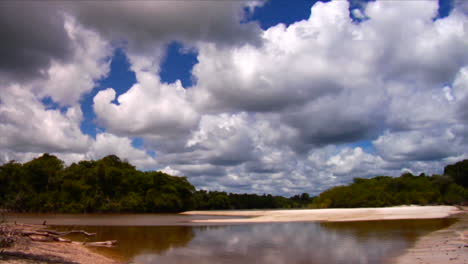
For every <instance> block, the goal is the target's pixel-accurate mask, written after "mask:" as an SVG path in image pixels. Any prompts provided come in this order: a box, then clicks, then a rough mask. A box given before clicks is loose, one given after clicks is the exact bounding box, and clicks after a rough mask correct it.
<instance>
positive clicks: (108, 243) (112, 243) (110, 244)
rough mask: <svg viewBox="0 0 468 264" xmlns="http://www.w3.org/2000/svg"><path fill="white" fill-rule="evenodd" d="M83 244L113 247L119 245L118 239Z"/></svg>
mask: <svg viewBox="0 0 468 264" xmlns="http://www.w3.org/2000/svg"><path fill="white" fill-rule="evenodd" d="M83 245H86V246H93V247H113V246H115V245H117V240H109V241H99V242H85V243H83Z"/></svg>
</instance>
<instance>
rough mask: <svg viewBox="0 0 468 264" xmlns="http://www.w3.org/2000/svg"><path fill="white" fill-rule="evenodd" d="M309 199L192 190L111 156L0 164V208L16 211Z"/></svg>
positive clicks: (290, 203) (170, 208) (244, 205)
mask: <svg viewBox="0 0 468 264" xmlns="http://www.w3.org/2000/svg"><path fill="white" fill-rule="evenodd" d="M310 202H311V199H310V197H309V196H308V195H307V194H303V195H301V196H295V197H292V198H285V197H281V196H271V195H256V194H231V193H225V192H207V191H203V190H200V191H197V190H195V187H194V186H193V185H192V184H191V183H190V182H189V181H188V180H187V179H186V178H185V177H176V176H171V175H168V174H166V173H163V172H158V171H145V172H143V171H139V170H137V169H136V168H135V167H134V166H132V165H131V164H129V163H128V162H126V161H122V160H120V158H118V157H117V156H114V155H111V156H107V157H105V158H103V159H100V160H97V161H80V162H78V163H73V164H72V165H70V166H68V167H66V166H65V165H64V162H63V161H61V160H60V159H58V158H57V157H55V156H53V155H49V154H44V155H42V156H41V157H39V158H36V159H33V160H31V161H29V162H27V163H24V164H21V163H17V162H14V161H12V162H9V163H6V164H4V165H2V166H0V208H4V209H9V210H12V211H15V212H62V213H94V212H135V213H137V212H138V213H143V212H179V211H185V210H198V209H200V210H201V209H254V208H259V209H260V208H293V207H294V208H297V207H305V206H307V205H308V204H310Z"/></svg>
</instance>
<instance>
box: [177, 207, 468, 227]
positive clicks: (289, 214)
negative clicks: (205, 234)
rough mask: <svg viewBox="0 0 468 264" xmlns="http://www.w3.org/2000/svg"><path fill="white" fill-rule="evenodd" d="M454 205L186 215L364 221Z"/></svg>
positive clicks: (424, 215) (446, 211)
mask: <svg viewBox="0 0 468 264" xmlns="http://www.w3.org/2000/svg"><path fill="white" fill-rule="evenodd" d="M461 212H462V210H460V209H458V208H457V207H455V206H398V207H384V208H353V209H307V210H255V211H251V210H244V211H237V210H236V211H189V212H184V213H182V214H185V215H213V216H236V217H237V216H244V217H248V218H232V219H208V220H194V221H193V222H196V223H267V222H308V221H329V222H341V221H366V220H392V219H393V220H396V219H431V218H444V217H448V216H450V215H453V214H457V213H461Z"/></svg>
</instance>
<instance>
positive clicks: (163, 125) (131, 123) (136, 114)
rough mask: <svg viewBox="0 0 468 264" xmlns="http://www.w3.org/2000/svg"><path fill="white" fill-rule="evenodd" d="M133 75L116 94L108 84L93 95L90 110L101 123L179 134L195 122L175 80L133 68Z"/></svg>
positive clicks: (114, 128)
mask: <svg viewBox="0 0 468 264" xmlns="http://www.w3.org/2000/svg"><path fill="white" fill-rule="evenodd" d="M136 78H137V81H138V83H136V84H134V85H133V86H132V87H131V88H130V89H129V90H128V91H127V92H126V93H124V94H122V95H120V96H119V97H118V98H115V97H116V93H115V91H114V90H113V89H112V88H108V89H107V90H104V91H100V92H99V93H98V94H97V95H96V97H95V98H94V111H95V112H96V114H97V117H98V122H99V123H100V124H101V125H103V126H105V127H106V128H107V129H109V131H111V132H113V133H117V134H128V135H139V136H145V135H152V134H154V135H168V136H170V135H172V134H174V133H175V134H183V133H187V132H189V131H190V129H192V128H193V127H195V126H196V125H197V122H198V119H199V115H198V113H197V112H196V111H195V110H194V109H193V107H192V105H191V104H190V102H189V101H188V95H187V94H188V93H189V92H188V91H187V90H185V89H184V88H183V87H182V85H181V83H180V82H179V81H178V82H175V83H173V84H162V83H161V82H160V80H159V78H158V77H157V76H156V75H155V74H154V73H151V72H144V71H141V72H136ZM114 99H116V101H117V103H118V104H114V103H113V102H112V101H113V100H114Z"/></svg>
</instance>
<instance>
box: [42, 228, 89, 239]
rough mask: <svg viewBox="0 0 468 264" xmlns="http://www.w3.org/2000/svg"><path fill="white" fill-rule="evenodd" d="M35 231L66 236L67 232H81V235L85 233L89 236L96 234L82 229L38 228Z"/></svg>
mask: <svg viewBox="0 0 468 264" xmlns="http://www.w3.org/2000/svg"><path fill="white" fill-rule="evenodd" d="M37 231H39V232H46V233H49V234H54V235H57V236H66V235H69V234H83V235H85V236H87V237H91V236H95V235H96V233H88V232H86V231H84V230H71V231H64V232H59V231H55V230H47V229H39V230H37Z"/></svg>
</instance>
